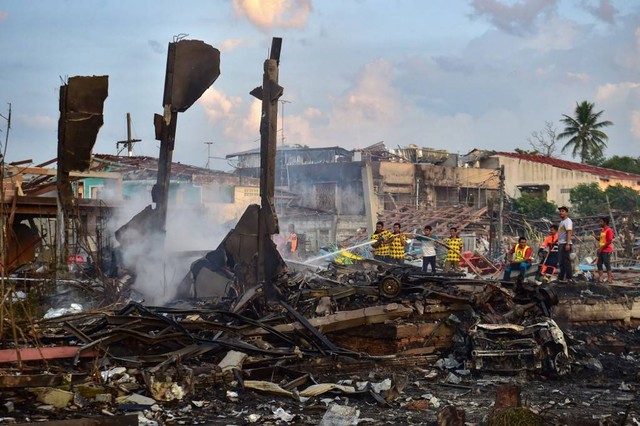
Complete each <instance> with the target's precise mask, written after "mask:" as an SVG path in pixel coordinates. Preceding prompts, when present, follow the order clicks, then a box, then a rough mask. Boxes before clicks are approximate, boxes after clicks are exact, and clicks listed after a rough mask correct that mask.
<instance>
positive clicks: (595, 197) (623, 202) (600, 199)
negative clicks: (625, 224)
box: [569, 183, 640, 216]
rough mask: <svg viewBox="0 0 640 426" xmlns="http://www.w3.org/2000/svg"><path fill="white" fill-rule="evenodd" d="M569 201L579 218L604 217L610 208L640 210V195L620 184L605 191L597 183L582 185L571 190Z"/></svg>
mask: <svg viewBox="0 0 640 426" xmlns="http://www.w3.org/2000/svg"><path fill="white" fill-rule="evenodd" d="M569 200H570V201H571V205H572V206H573V208H574V212H575V214H577V215H579V216H597V215H604V214H605V213H606V212H608V211H609V208H611V210H617V211H622V212H631V211H635V210H638V207H639V206H640V194H638V192H637V191H635V190H634V189H633V188H628V187H626V186H622V185H620V184H618V185H613V186H609V187H607V189H605V190H604V191H603V190H601V189H600V187H599V186H598V184H597V183H590V184H586V183H582V184H580V185H577V186H576V187H574V188H573V189H571V193H570V194H569ZM607 200H608V202H607Z"/></svg>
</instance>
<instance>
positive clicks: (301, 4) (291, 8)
mask: <svg viewBox="0 0 640 426" xmlns="http://www.w3.org/2000/svg"><path fill="white" fill-rule="evenodd" d="M233 9H234V10H235V12H236V14H237V15H239V16H244V17H246V18H247V19H248V20H249V21H250V22H251V23H253V24H254V25H256V26H257V27H258V28H260V29H262V30H269V29H273V28H302V27H304V26H305V25H306V23H307V19H308V18H309V15H310V14H311V10H312V7H311V0H270V1H263V0H233Z"/></svg>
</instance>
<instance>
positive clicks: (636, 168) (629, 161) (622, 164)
mask: <svg viewBox="0 0 640 426" xmlns="http://www.w3.org/2000/svg"><path fill="white" fill-rule="evenodd" d="M600 166H601V167H606V168H607V169H613V170H619V171H621V172H627V173H635V174H639V175H640V158H633V157H629V156H626V155H625V156H618V155H614V156H613V157H611V158H607V159H606V160H604V161H603V162H602V164H600Z"/></svg>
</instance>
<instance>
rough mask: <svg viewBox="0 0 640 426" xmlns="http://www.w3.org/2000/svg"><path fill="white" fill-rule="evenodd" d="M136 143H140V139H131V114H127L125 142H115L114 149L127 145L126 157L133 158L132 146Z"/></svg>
mask: <svg viewBox="0 0 640 426" xmlns="http://www.w3.org/2000/svg"><path fill="white" fill-rule="evenodd" d="M136 142H141V139H131V113H127V140H126V141H118V142H116V149H117V148H118V147H119V146H120V145H127V156H129V157H133V144H134V143H136ZM119 153H120V151H118V154H119Z"/></svg>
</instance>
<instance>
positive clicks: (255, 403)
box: [0, 38, 640, 425]
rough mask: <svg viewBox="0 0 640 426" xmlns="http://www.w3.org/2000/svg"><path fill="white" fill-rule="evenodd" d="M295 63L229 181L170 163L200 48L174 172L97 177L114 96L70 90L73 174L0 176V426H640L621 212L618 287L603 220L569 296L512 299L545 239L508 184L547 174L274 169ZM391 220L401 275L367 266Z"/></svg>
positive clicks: (581, 246)
mask: <svg viewBox="0 0 640 426" xmlns="http://www.w3.org/2000/svg"><path fill="white" fill-rule="evenodd" d="M281 53H282V39H280V38H274V39H273V40H272V44H271V46H270V49H269V57H268V58H267V59H266V60H265V61H264V63H263V68H262V82H261V83H260V84H259V85H258V86H257V87H256V88H255V89H253V90H248V92H250V94H251V95H252V96H254V97H255V98H257V99H259V100H260V101H261V103H262V111H261V112H262V114H261V123H260V148H259V149H256V150H252V151H249V152H244V153H235V154H229V156H228V157H229V158H233V159H236V160H237V166H238V167H237V170H236V172H234V173H224V172H215V171H211V170H208V169H201V168H197V167H192V166H186V165H182V164H174V163H173V161H172V156H173V151H174V150H175V149H180V143H179V141H176V140H175V139H176V138H175V135H176V127H177V125H178V124H177V123H178V115H179V113H188V109H189V107H190V106H191V105H192V104H193V103H194V102H195V101H196V100H197V99H198V98H199V97H200V96H201V95H202V93H203V92H204V91H205V90H206V89H207V88H208V87H209V86H211V85H212V84H214V82H215V81H216V79H217V78H218V76H219V75H220V61H221V59H220V53H219V51H218V50H217V49H215V48H214V47H212V46H210V45H208V44H207V43H204V42H202V41H198V40H175V41H174V42H172V43H170V44H169V47H168V54H167V64H166V79H165V87H164V93H163V103H162V113H161V114H156V115H155V117H154V120H153V123H154V126H155V130H156V137H157V139H158V140H159V141H160V152H159V154H158V158H157V159H154V158H145V157H119V156H110V155H100V154H93V153H92V148H93V144H94V143H95V140H96V136H97V134H98V131H99V129H100V126H101V125H102V111H103V104H104V102H105V101H106V100H107V99H108V77H107V76H97V77H96V76H91V77H89V76H77V77H71V78H69V79H68V81H67V82H66V84H65V85H63V86H62V88H61V96H60V122H59V132H58V133H59V139H58V157H57V158H56V159H54V160H52V161H50V162H48V163H43V164H39V165H37V166H33V167H32V166H27V164H28V163H29V162H28V161H24V162H16V163H4V164H3V169H2V170H3V173H4V174H3V191H2V193H1V194H0V195H1V197H2V201H3V203H2V205H3V207H4V215H3V218H4V221H5V222H4V223H5V227H4V228H3V230H4V231H5V232H3V235H2V237H3V238H2V242H3V244H2V246H3V252H2V253H3V260H2V265H3V276H2V297H3V303H2V310H1V312H0V315H1V318H0V336H2V349H0V368H1V370H0V371H1V372H2V374H0V389H1V390H2V392H1V396H2V401H1V405H0V410H2V412H1V413H0V415H1V416H2V417H0V419H1V421H2V423H6V424H26V423H30V422H42V423H44V424H51V425H102V424H104V425H106V424H109V425H111V424H118V425H138V424H141V425H151V424H252V423H255V424H323V425H350V424H438V425H463V424H491V425H507V424H527V425H528V424H536V425H538V424H540V425H541V424H568V425H573V424H580V425H591V424H593V425H621V424H638V423H639V422H640V412H639V411H638V407H637V401H636V400H637V398H636V396H637V389H638V380H639V379H640V377H639V376H638V365H639V363H640V357H639V356H638V349H639V348H640V331H639V330H640V327H639V323H638V319H639V318H640V294H639V290H638V277H639V275H638V273H637V271H638V270H637V269H636V265H635V263H634V262H633V261H632V258H633V254H634V250H635V249H636V247H635V239H634V237H633V231H634V229H635V228H634V221H635V217H634V215H633V213H631V214H628V213H627V212H615V211H612V212H610V215H611V218H612V221H613V223H614V224H616V225H617V230H618V234H619V235H620V239H619V241H620V247H625V250H627V249H628V252H629V253H627V252H625V254H624V255H623V254H621V256H620V262H618V263H617V269H616V272H615V273H616V278H617V279H616V281H615V282H611V283H608V284H607V285H599V284H597V283H594V280H593V272H592V271H593V265H592V264H591V263H592V259H590V258H589V255H590V254H592V252H593V250H592V244H591V242H590V240H589V239H588V238H587V237H584V236H585V235H589V233H590V232H591V231H593V230H595V227H594V226H595V225H593V220H592V218H577V219H576V228H577V229H580V230H581V231H582V234H581V235H582V236H583V237H584V238H579V237H576V238H577V239H578V244H577V248H576V250H577V253H578V257H579V259H583V258H584V259H586V261H585V262H580V265H576V269H577V271H576V275H575V282H573V283H571V284H570V285H561V284H557V282H556V279H555V276H554V274H553V271H550V272H549V273H548V276H546V275H544V274H543V275H542V276H540V275H539V274H535V272H536V270H537V266H538V265H534V266H535V268H533V269H532V273H531V274H529V273H527V274H525V276H522V277H520V276H519V277H518V278H515V279H513V280H504V279H502V278H503V277H502V274H503V269H504V263H503V261H502V260H501V259H502V258H503V253H504V251H505V250H508V248H509V246H511V245H512V243H513V239H514V238H517V236H518V235H519V234H520V233H521V231H522V230H523V229H526V230H527V234H528V235H529V236H530V240H534V239H536V238H537V239H542V237H543V236H544V234H545V233H546V230H547V228H548V225H549V224H548V223H547V222H545V221H538V222H536V221H527V220H525V219H524V218H522V217H518V216H517V215H515V214H513V213H510V212H509V210H508V209H506V208H505V206H504V202H505V199H506V198H507V197H506V193H507V192H509V191H508V188H509V187H510V186H509V185H513V186H517V185H518V184H517V183H515V184H514V183H513V182H507V181H506V178H505V167H504V163H506V164H509V161H510V160H511V159H516V160H518V161H525V160H526V161H533V159H531V158H528V159H523V158H518V157H517V156H514V155H512V154H509V153H492V152H484V151H474V152H472V153H470V154H469V155H468V156H467V158H464V159H461V158H459V156H458V155H450V154H449V153H447V152H446V151H438V150H427V149H420V148H417V147H407V148H405V149H398V150H389V149H387V148H386V147H385V146H384V145H383V144H375V145H372V146H370V147H367V148H364V149H362V150H357V151H353V152H350V151H347V150H344V149H342V148H340V147H331V148H326V149H314V148H309V147H303V146H289V147H282V148H280V147H278V148H277V146H276V141H277V122H278V103H279V100H280V98H281V97H282V95H283V93H284V90H285V89H284V87H283V86H281V82H280V81H279V67H280V56H281ZM128 139H129V141H130V142H131V137H130V136H129V137H128ZM50 164H56V168H55V169H53V168H47V166H48V165H50ZM469 165H471V166H469ZM572 173H591V174H594V173H597V170H596V171H593V170H577V171H572ZM608 176H609V175H608ZM609 178H611V176H609ZM618 178H619V179H635V177H633V176H624V175H620V176H618ZM548 186H549V185H547V188H543V185H534V184H527V185H524V184H520V187H522V188H521V189H522V190H529V191H537V190H543V191H546V190H549V188H548ZM230 189H233V192H231V191H230ZM203 206H208V207H209V209H207V208H203ZM378 220H381V221H383V222H385V223H386V224H387V225H389V226H390V225H392V224H393V223H394V222H399V223H401V224H402V226H403V231H404V232H405V233H406V234H408V236H409V240H410V242H409V244H408V248H407V252H406V256H405V259H404V262H403V264H391V263H388V262H385V261H382V260H376V259H373V258H372V255H371V254H372V253H371V251H372V247H371V245H372V240H371V237H370V235H371V233H372V231H373V229H375V222H376V221H378ZM425 224H432V225H433V228H434V232H435V233H436V234H438V235H446V232H447V231H448V229H449V227H450V226H456V227H458V228H459V230H460V231H461V236H462V238H463V241H464V246H463V250H462V252H460V253H458V254H459V255H460V260H459V261H458V266H459V267H460V268H459V269H458V270H454V271H453V272H448V273H444V272H441V268H440V266H441V265H440V261H439V262H438V269H437V270H436V272H423V271H422V269H421V268H420V266H419V265H420V260H421V254H420V253H421V251H420V239H419V238H417V235H416V234H419V232H418V231H417V230H421V229H422V226H424V225H425ZM291 225H295V226H291ZM592 228H593V229H592ZM294 230H295V231H294ZM294 232H295V233H296V234H295V235H296V238H295V240H292V236H291V235H292V234H293V233H294ZM293 241H295V244H293ZM423 241H424V239H423ZM296 245H297V248H296ZM449 249H450V247H447V246H446V244H444V243H442V242H440V243H438V246H437V247H436V251H437V254H438V258H439V259H441V258H443V255H444V254H445V253H446V251H447V250H449ZM625 256H626V258H625ZM576 263H578V262H576ZM4 265H6V266H4ZM514 275H517V274H515V273H514Z"/></svg>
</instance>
